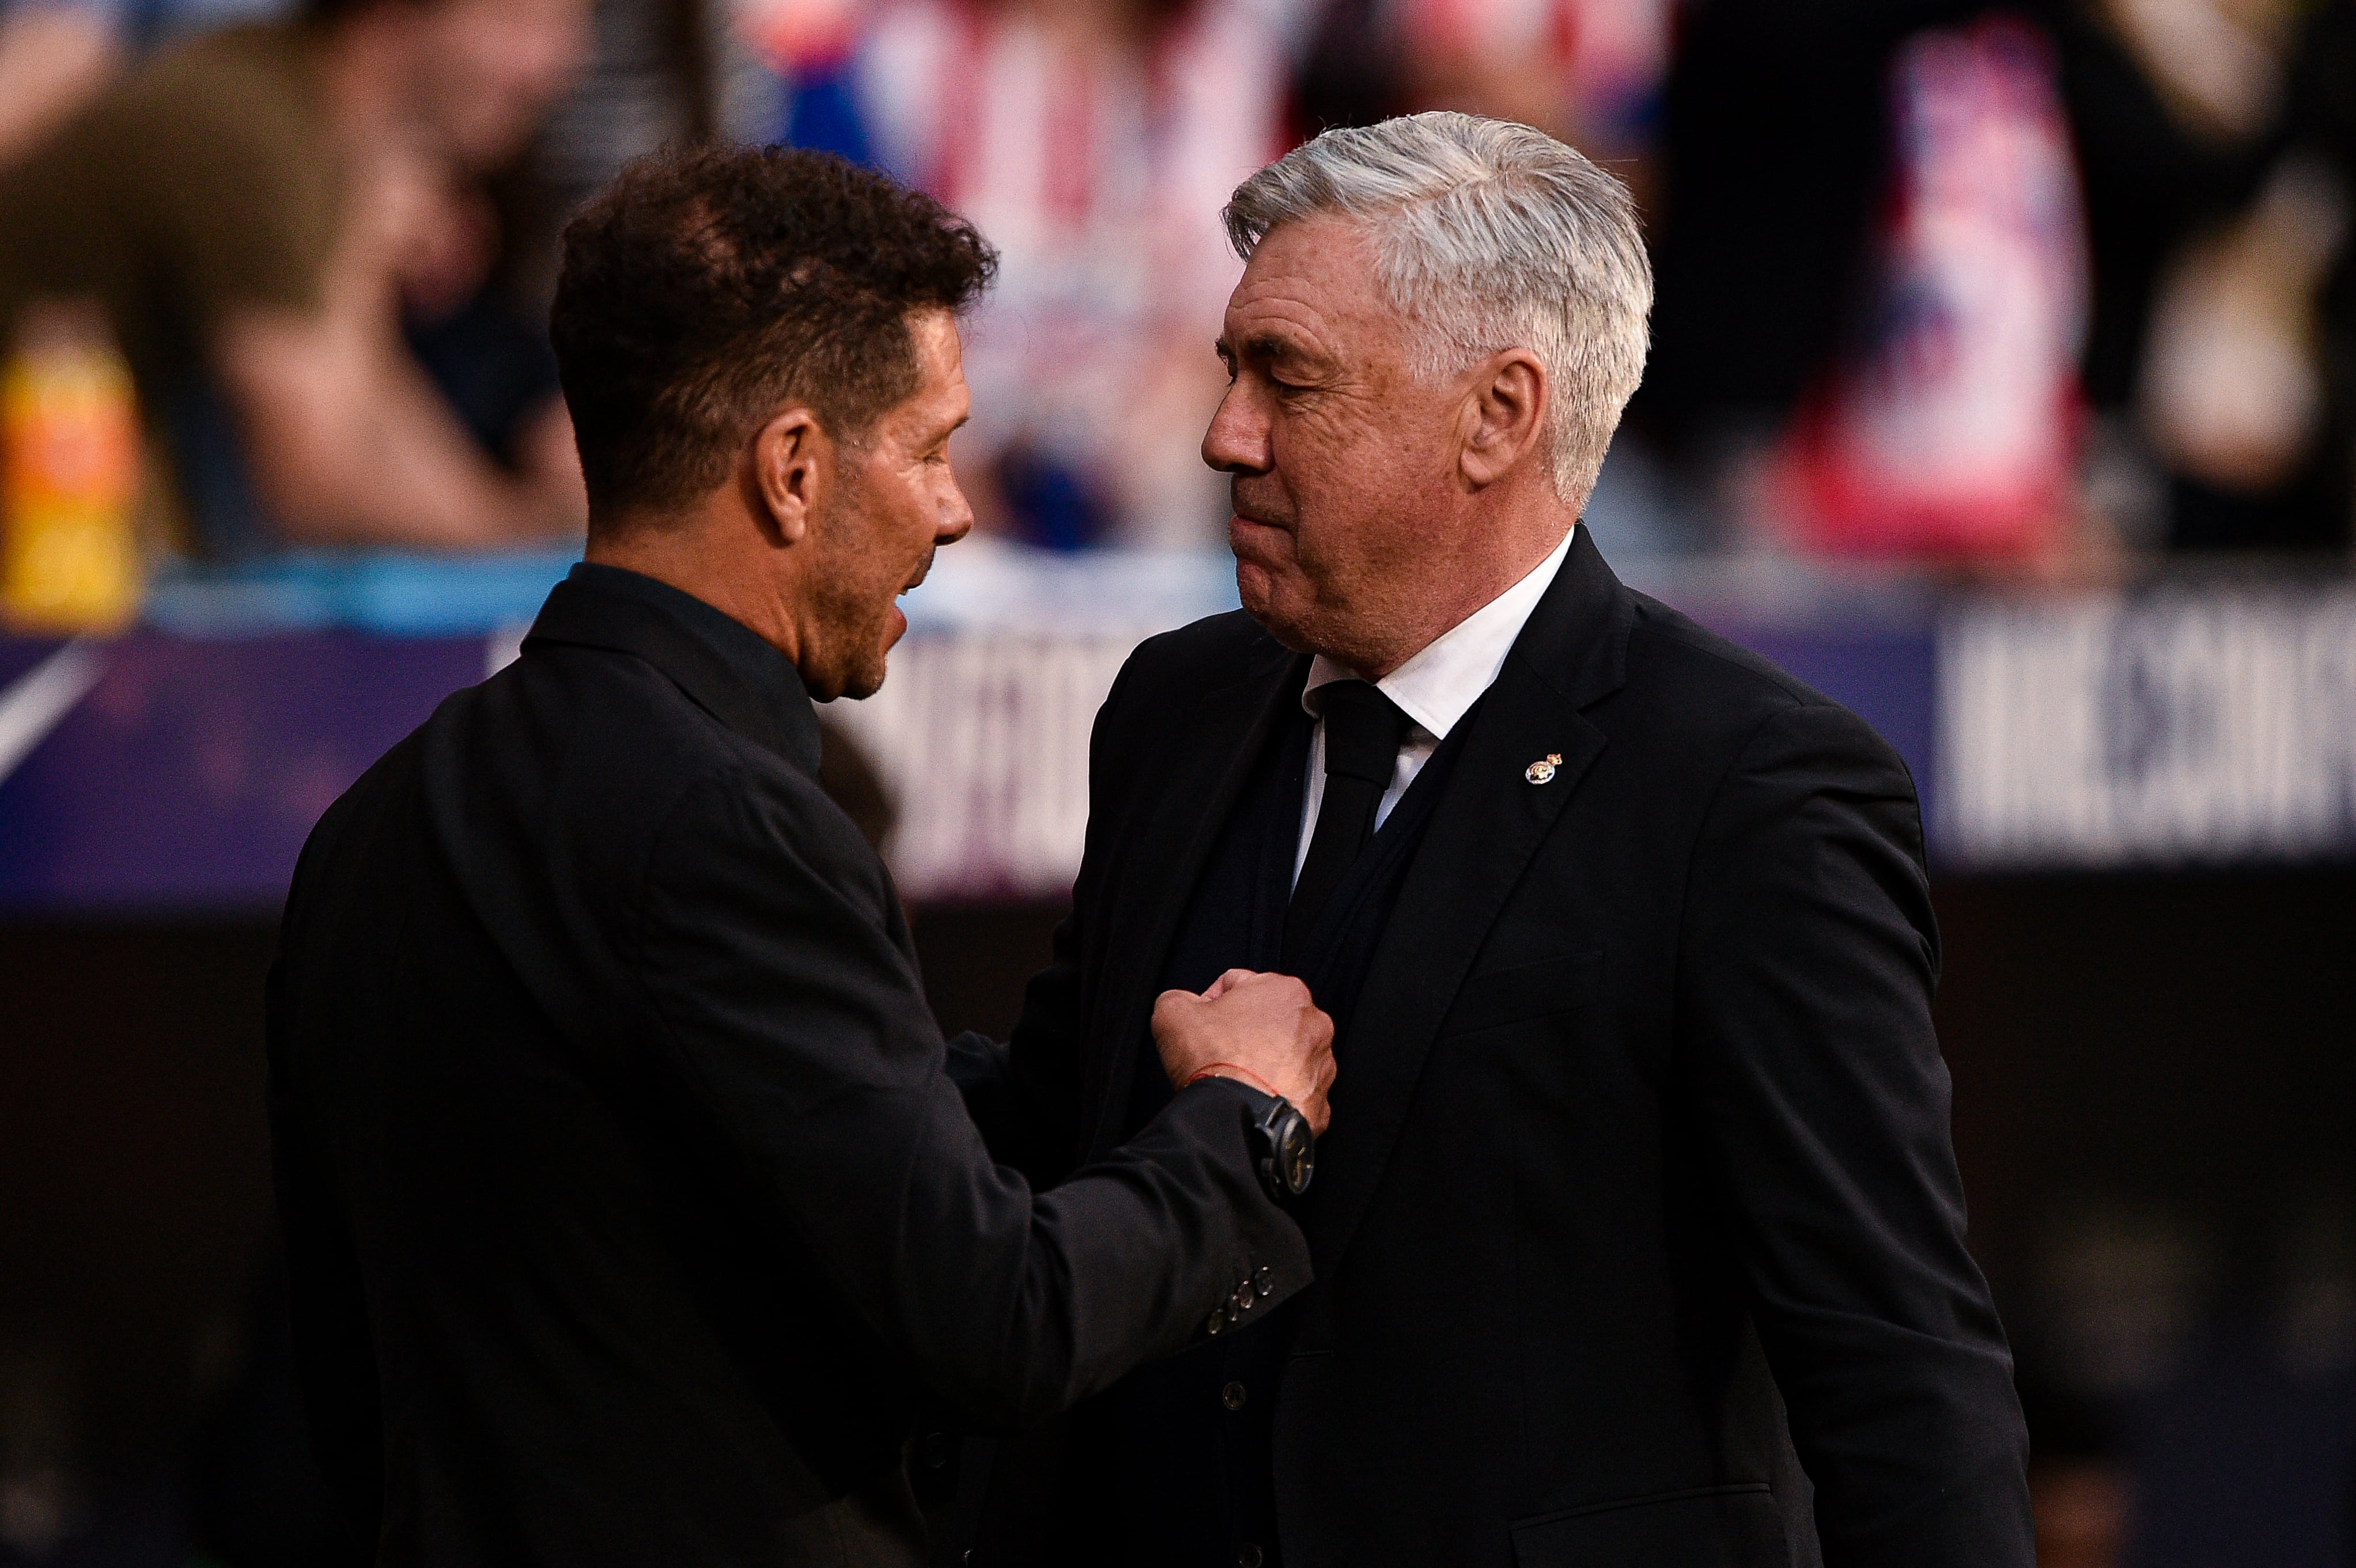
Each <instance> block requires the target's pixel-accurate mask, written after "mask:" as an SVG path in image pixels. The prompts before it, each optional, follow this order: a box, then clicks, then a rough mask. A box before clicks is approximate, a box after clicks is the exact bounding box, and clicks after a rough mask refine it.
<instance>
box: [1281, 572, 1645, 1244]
mask: <svg viewBox="0 0 2356 1568" xmlns="http://www.w3.org/2000/svg"><path fill="white" fill-rule="evenodd" d="M1579 534H1580V537H1579V539H1577V540H1576V541H1574V543H1573V546H1572V549H1571V551H1570V553H1569V556H1567V557H1566V558H1565V560H1564V562H1563V566H1562V569H1561V571H1559V572H1558V574H1557V576H1556V578H1555V581H1554V583H1553V584H1552V586H1550V587H1549V588H1548V589H1547V593H1546V596H1545V597H1544V598H1543V599H1541V600H1540V601H1539V603H1538V607H1537V610H1535V611H1534V612H1532V613H1531V616H1530V620H1529V623H1528V624H1527V625H1526V626H1525V627H1524V628H1523V631H1522V635H1521V636H1520V637H1519V638H1517V639H1516V640H1515V645H1514V650H1513V652H1512V654H1510V655H1509V656H1507V658H1506V660H1505V667H1504V669H1503V670H1501V671H1500V672H1499V674H1498V677H1497V680H1496V683H1495V684H1494V686H1492V687H1491V688H1489V691H1488V694H1487V695H1486V696H1485V697H1483V699H1482V700H1481V703H1480V706H1479V707H1477V708H1476V709H1473V711H1472V715H1471V716H1470V717H1469V718H1468V719H1467V720H1466V722H1467V723H1469V724H1471V725H1472V732H1471V733H1470V734H1468V735H1467V736H1466V737H1465V746H1464V751H1463V752H1462V755H1460V756H1459V757H1458V758H1457V760H1456V767H1455V771H1454V773H1452V774H1451V776H1450V777H1449V779H1448V781H1447V783H1448V788H1447V793H1446V794H1445V795H1442V796H1441V797H1440V802H1439V805H1438V806H1437V808H1436V809H1435V810H1434V812H1433V815H1432V819H1431V823H1430V827H1428V828H1427V829H1426V830H1425V836H1424V841H1423V843H1422V845H1421V846H1420V847H1419V849H1418V850H1417V852H1416V857H1415V863H1414V865H1413V866H1412V867H1411V868H1410V869H1409V870H1408V877H1407V880H1406V882H1405V883H1404V885H1402V887H1401V888H1400V890H1399V897H1398V903H1397V904H1396V905H1395V906H1394V907H1393V909H1392V912H1391V917H1390V921H1389V923H1388V924H1387V926H1386V927H1385V928H1384V931H1383V936H1382V940H1381V943H1380V944H1379V945H1378V946H1377V947H1376V954H1375V959H1374V962H1373V964H1372V965H1371V966H1370V967H1369V969H1368V971H1367V977H1366V982H1365V988H1364V989H1363V990H1362V991H1361V992H1360V993H1359V996H1358V999H1357V1004H1356V1007H1355V1011H1354V1013H1353V1015H1352V1018H1353V1022H1352V1026H1351V1038H1350V1039H1349V1040H1346V1041H1344V1042H1342V1044H1341V1047H1340V1067H1341V1072H1340V1076H1339V1077H1338V1078H1337V1079H1336V1081H1335V1083H1334V1088H1333V1126H1332V1128H1331V1129H1330V1130H1329V1131H1328V1132H1327V1134H1326V1136H1324V1137H1323V1139H1321V1140H1320V1142H1319V1145H1318V1150H1317V1178H1316V1180H1315V1181H1314V1183H1312V1186H1311V1188H1310V1189H1309V1192H1308V1193H1307V1195H1306V1197H1305V1200H1304V1208H1303V1211H1302V1227H1303V1229H1304V1230H1305V1231H1306V1232H1308V1236H1309V1243H1310V1249H1311V1253H1312V1256H1313V1257H1314V1259H1315V1260H1316V1266H1317V1272H1318V1275H1319V1276H1320V1277H1331V1271H1332V1270H1333V1266H1334V1264H1336V1263H1337V1262H1338V1261H1339V1260H1340V1258H1341V1256H1342V1253H1344V1250H1345V1249H1346V1248H1347V1247H1348V1245H1349V1243H1350V1238H1351V1236H1352V1235H1353V1233H1354V1232H1355V1231H1356V1228H1357V1224H1358V1221H1359V1220H1360V1219H1362V1218H1363V1217H1364V1216H1365V1211H1366V1206H1367V1204H1368V1203H1369V1202H1370V1201H1371V1200H1373V1197H1374V1194H1375V1190H1376V1187H1377V1186H1378V1185H1379V1184H1380V1182H1381V1179H1382V1174H1383V1169H1384V1168H1385V1166H1386V1165H1387V1163H1388V1161H1389V1158H1390V1153H1391V1149H1392V1148H1393V1147H1394V1146H1395V1145H1396V1144H1397V1142H1398V1135H1399V1129H1400V1127H1401V1126H1402V1125H1404V1124H1405V1122H1406V1119H1407V1115H1408V1108H1409V1106H1410V1104H1412V1102H1413V1100H1414V1097H1415V1089H1416V1084H1417V1083H1418V1082H1419V1079H1420V1078H1421V1077H1422V1074H1423V1067H1424V1062H1425V1060H1426V1058H1427V1057H1428V1056H1429V1055H1430V1050H1431V1043H1432V1040H1433V1038H1434V1036H1435V1035H1436V1034H1437V1033H1438V1032H1439V1029H1440V1020H1441V1019H1442V1018H1444V1017H1445V1016H1446V1014H1447V1012H1448V1009H1449V1007H1450V1005H1451V1003H1453V1002H1454V1000H1455V998H1456V992H1457V990H1458V988H1459V987H1461V986H1462V984H1463V982H1464V976H1465V975H1466V973H1467V972H1468V971H1469V970H1470V969H1471V968H1472V960H1473V957H1474V955H1476V954H1478V953H1479V952H1480V949H1481V946H1482V944H1483V943H1484V942H1485V941H1487V939H1488V936H1489V932H1490V930H1491V928H1492V927H1493V926H1494V925H1495V923H1496V922H1497V918H1498V916H1499V915H1500V914H1501V913H1502V912H1504V910H1505V901H1506V900H1507V899H1508V898H1509V897H1510V896H1511V895H1512V893H1513V891H1514V888H1515V884H1517V883H1518V882H1519V881H1520V880H1522V877H1523V874H1524V873H1525V872H1526V870H1527V869H1529V864H1530V860H1531V859H1532V858H1533V857H1534V856H1535V855H1536V854H1537V849H1538V846H1539V845H1540V844H1541V843H1542V842H1544V840H1545V838H1546V836H1547V832H1548V831H1549V830H1551V829H1552V827H1554V824H1555V822H1556V820H1557V819H1558V817H1560V816H1561V815H1562V811H1563V807H1564V806H1565V805H1568V804H1569V801H1570V797H1571V796H1572V795H1573V794H1575V793H1576V792H1577V791H1578V789H1579V786H1580V782H1581V780H1582V779H1583V778H1584V777H1585V775H1586V773H1587V771H1588V769H1589V768H1590V767H1591V766H1593V764H1594V763H1595V760H1596V758H1597V757H1599V756H1600V755H1601V754H1602V752H1603V747H1604V737H1603V732H1602V731H1601V730H1599V729H1598V728H1596V726H1595V725H1594V724H1592V723H1590V721H1589V720H1587V719H1586V718H1585V717H1583V716H1582V715H1581V713H1580V709H1582V708H1584V707H1585V706H1587V705H1588V704H1590V703H1591V702H1594V701H1596V700H1597V699H1601V697H1603V696H1605V695H1607V694H1608V693H1609V692H1611V691H1612V690H1614V689H1616V688H1618V687H1619V686H1620V684H1621V683H1622V677H1623V672H1624V659H1625V654H1626V647H1627V634H1628V627H1629V624H1630V622H1631V620H1632V619H1633V605H1632V603H1630V601H1629V599H1628V595H1627V593H1626V592H1625V591H1624V590H1622V588H1621V586H1620V583H1619V581H1618V579H1616V578H1614V577H1613V576H1612V571H1611V569H1610V568H1609V567H1607V566H1606V565H1604V563H1603V558H1602V557H1601V555H1600V554H1598V553H1597V551H1596V549H1595V546H1594V544H1593V542H1592V540H1591V539H1590V538H1589V537H1588V531H1587V529H1586V528H1580V531H1579ZM1541 759H1547V761H1548V762H1549V763H1550V764H1551V767H1552V773H1551V775H1550V776H1547V777H1545V778H1544V782H1538V783H1534V782H1532V780H1531V778H1530V776H1529V770H1530V768H1531V765H1532V764H1533V763H1537V762H1539V761H1540V760H1541ZM1540 772H1541V773H1542V774H1544V773H1545V770H1543V769H1541V770H1540Z"/></svg>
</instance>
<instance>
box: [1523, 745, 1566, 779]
mask: <svg viewBox="0 0 2356 1568" xmlns="http://www.w3.org/2000/svg"><path fill="white" fill-rule="evenodd" d="M1561 766H1562V753H1561V752H1547V754H1546V755H1545V756H1543V757H1540V758H1539V759H1538V760H1537V762H1535V763H1531V764H1530V765H1529V766H1528V767H1526V768H1524V769H1523V770H1522V777H1524V778H1526V779H1527V780H1529V781H1530V783H1532V784H1552V783H1553V782H1554V774H1555V770H1556V769H1557V768H1559V767H1561Z"/></svg>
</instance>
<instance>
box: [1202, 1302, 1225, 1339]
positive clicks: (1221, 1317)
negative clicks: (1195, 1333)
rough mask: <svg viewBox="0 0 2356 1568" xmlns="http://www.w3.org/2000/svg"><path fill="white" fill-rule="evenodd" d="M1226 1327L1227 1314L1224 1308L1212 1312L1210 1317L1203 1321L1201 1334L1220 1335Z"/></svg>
mask: <svg viewBox="0 0 2356 1568" xmlns="http://www.w3.org/2000/svg"><path fill="white" fill-rule="evenodd" d="M1226 1327H1227V1312H1226V1307H1219V1308H1217V1309H1215V1310H1214V1311H1213V1312H1212V1314H1211V1315H1210V1317H1206V1318H1205V1319H1204V1320H1203V1332H1204V1333H1205V1334H1217V1333H1222V1332H1224V1331H1225V1330H1226Z"/></svg>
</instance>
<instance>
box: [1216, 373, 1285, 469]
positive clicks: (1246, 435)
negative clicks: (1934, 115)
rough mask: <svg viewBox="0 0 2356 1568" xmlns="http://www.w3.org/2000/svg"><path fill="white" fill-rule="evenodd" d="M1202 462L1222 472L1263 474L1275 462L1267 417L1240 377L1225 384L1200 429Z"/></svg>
mask: <svg viewBox="0 0 2356 1568" xmlns="http://www.w3.org/2000/svg"><path fill="white" fill-rule="evenodd" d="M1203 461H1204V462H1205V463H1207V464H1210V465H1211V466H1212V467H1213V468H1215V469H1217V470H1218V471H1219V472H1220V473H1222V474H1265V473H1267V472H1268V471H1269V469H1270V468H1272V467H1274V466H1275V465H1276V464H1275V456H1274V454H1273V453H1271V452H1270V450H1269V424H1268V416H1267V414H1266V412H1265V411H1262V410H1261V408H1260V406H1259V400H1258V398H1256V397H1254V396H1253V395H1252V394H1251V392H1250V391H1249V390H1248V388H1247V386H1246V384H1245V382H1244V381H1243V379H1240V378H1238V379H1237V380H1235V381H1233V382H1231V383H1229V385H1228V387H1227V395H1226V397H1224V398H1221V399H1220V400H1219V411H1218V412H1216V413H1215V414H1213V415H1212V416H1211V428H1210V429H1209V430H1206V431H1205V432H1203Z"/></svg>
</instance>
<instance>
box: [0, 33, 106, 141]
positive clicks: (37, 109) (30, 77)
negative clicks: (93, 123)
mask: <svg viewBox="0 0 2356 1568" xmlns="http://www.w3.org/2000/svg"><path fill="white" fill-rule="evenodd" d="M115 58H116V42H115V36H114V26H113V22H112V18H111V17H109V16H108V15H107V14H106V13H105V12H104V11H103V10H102V9H100V8H99V7H96V6H93V5H81V4H77V3H75V0H21V3H19V4H14V5H7V6H6V7H5V9H0V168H5V167H6V166H7V165H10V164H12V163H14V162H16V159H17V157H18V156H19V155H21V154H23V152H24V151H25V149H26V148H27V147H29V146H31V145H32V144H34V143H36V142H37V141H38V140H39V139H40V137H41V134H42V133H44V132H46V131H48V129H49V128H50V127H51V126H53V125H55V124H56V123H58V122H59V120H61V119H63V118H64V117H65V116H66V115H68V114H70V113H71V112H73V111H74V109H75V107H76V106H77V105H79V104H80V102H81V101H83V100H84V99H85V98H87V97H89V96H90V94H91V92H93V91H96V90H97V89H98V87H99V86H100V84H102V82H104V81H105V80H106V79H107V77H108V76H109V75H110V74H112V71H113V69H114V64H115Z"/></svg>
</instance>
